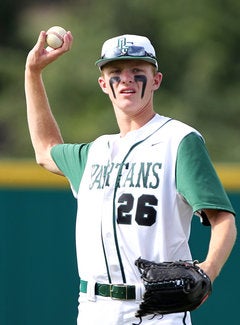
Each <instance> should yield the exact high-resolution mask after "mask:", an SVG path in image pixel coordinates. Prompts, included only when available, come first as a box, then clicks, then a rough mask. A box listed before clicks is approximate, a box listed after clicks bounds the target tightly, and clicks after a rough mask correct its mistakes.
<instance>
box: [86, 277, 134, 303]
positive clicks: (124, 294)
mask: <svg viewBox="0 0 240 325" xmlns="http://www.w3.org/2000/svg"><path fill="white" fill-rule="evenodd" d="M87 284H88V283H87V281H84V280H81V282H80V292H82V293H87ZM95 294H96V295H97V296H102V297H111V298H112V299H120V300H132V299H135V297H136V295H135V286H134V285H126V284H102V283H96V284H95Z"/></svg>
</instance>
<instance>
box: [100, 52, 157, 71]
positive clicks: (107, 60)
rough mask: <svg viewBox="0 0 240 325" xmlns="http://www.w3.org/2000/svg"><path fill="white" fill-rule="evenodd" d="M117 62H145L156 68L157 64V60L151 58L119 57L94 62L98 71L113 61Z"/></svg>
mask: <svg viewBox="0 0 240 325" xmlns="http://www.w3.org/2000/svg"><path fill="white" fill-rule="evenodd" d="M119 60H142V61H146V62H149V63H152V64H153V65H154V66H155V67H158V63H157V60H156V59H155V58H151V57H145V56H144V57H141V56H125V55H124V56H119V57H116V58H111V59H107V58H106V59H99V60H97V61H96V62H95V65H96V66H98V67H99V69H101V68H102V67H103V66H104V65H105V64H107V63H110V62H113V61H119Z"/></svg>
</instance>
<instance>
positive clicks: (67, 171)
mask: <svg viewBox="0 0 240 325" xmlns="http://www.w3.org/2000/svg"><path fill="white" fill-rule="evenodd" d="M90 146H91V143H87V144H86V143H83V144H58V145H56V146H54V147H53V148H52V149H51V156H52V159H53V160H54V162H55V164H56V165H57V166H58V168H59V169H60V170H61V171H62V172H63V174H64V175H65V176H66V177H67V178H68V180H69V181H70V183H71V186H72V189H73V191H74V192H75V194H76V193H78V189H79V185H80V182H81V179H82V175H83V173H84V169H85V166H86V163H87V157H88V151H89V148H90Z"/></svg>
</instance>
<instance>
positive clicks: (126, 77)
mask: <svg viewBox="0 0 240 325" xmlns="http://www.w3.org/2000/svg"><path fill="white" fill-rule="evenodd" d="M133 81H134V75H133V74H132V73H131V72H130V71H129V70H123V71H122V73H121V82H123V83H132V82H133Z"/></svg>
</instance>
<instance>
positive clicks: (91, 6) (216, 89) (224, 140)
mask: <svg viewBox="0 0 240 325" xmlns="http://www.w3.org/2000/svg"><path fill="white" fill-rule="evenodd" d="M0 6H1V7H0V8H1V10H0V33H1V44H0V207H1V208H0V324H1V325H76V319H77V305H78V303H77V299H78V288H79V278H78V272H77V264H76V251H75V221H76V200H75V199H74V198H73V196H72V193H71V190H70V187H69V185H68V183H67V180H66V179H65V178H63V177H59V176H56V175H53V174H51V173H49V172H47V171H45V170H43V169H42V168H41V167H39V166H37V165H36V163H35V161H34V153H33V149H32V146H31V142H30V137H29V133H28V128H27V120H26V104H25V96H24V67H25V61H26V57H27V54H28V52H29V51H30V50H31V48H32V47H33V46H34V44H35V43H36V40H37V38H38V35H39V32H40V31H41V30H47V29H48V28H49V27H51V26H54V25H60V26H62V27H64V28H65V29H67V30H71V31H72V34H73V36H74V44H73V47H72V50H71V51H70V52H68V53H67V54H65V55H64V56H62V57H61V58H60V59H59V60H58V61H57V62H55V63H54V64H52V65H50V66H48V67H47V69H46V70H45V71H44V73H43V78H44V81H45V85H46V88H47V92H48V97H49V101H50V104H51V107H52V110H53V112H54V115H55V117H56V119H57V121H58V123H59V126H60V128H61V130H62V135H63V137H64V139H65V142H85V141H92V140H93V139H94V138H96V137H97V136H99V135H101V134H103V133H116V132H118V127H117V124H116V122H115V117H114V113H113V110H112V107H111V104H110V101H109V100H108V98H107V96H106V95H105V94H103V93H102V91H101V90H100V88H99V86H98V84H97V78H98V76H99V71H98V69H97V68H96V66H95V65H94V63H95V61H96V59H97V58H98V57H99V56H100V51H101V46H102V43H103V42H104V41H105V40H106V39H108V38H111V37H114V36H116V35H121V34H125V33H132V34H140V35H141V34H142V35H145V36H147V37H149V38H150V39H151V41H152V43H153V45H154V47H155V49H156V52H157V56H158V61H159V70H160V71H161V72H162V73H163V76H164V78H163V83H162V85H161V88H160V89H159V90H158V91H157V92H156V93H155V110H156V111H157V112H158V113H160V114H162V115H165V116H170V117H173V118H176V119H179V120H181V121H183V122H186V123H188V124H190V125H191V126H193V127H195V128H196V129H198V130H199V131H200V132H201V133H202V134H203V135H204V137H205V140H206V144H207V148H208V150H209V153H210V156H211V158H212V160H213V162H214V164H215V166H216V169H217V172H218V174H219V176H220V178H221V180H222V182H223V185H224V187H225V188H226V190H227V193H228V195H229V198H230V200H231V202H232V204H233V206H234V208H235V210H236V213H237V215H239V214H240V164H239V162H240V141H239V139H240V122H239V114H240V78H239V75H240V56H239V52H240V28H239V21H240V1H239V0H201V1H193V0H170V1H166V0H130V1H129V0H68V1H67V0H41V1H37V0H22V1H17V0H8V1H7V0H1V5H0ZM236 221H237V224H239V218H236ZM209 236H210V229H209V228H208V227H203V226H202V225H201V224H200V223H199V220H198V218H196V217H195V218H193V223H192V232H191V237H190V246H191V249H192V253H193V259H199V260H200V261H201V260H202V259H204V258H205V256H206V253H207V249H208V240H209ZM238 269H239V239H238V240H237V243H236V245H235V247H234V249H233V252H232V254H231V256H230V258H229V260H228V262H227V263H226V266H224V269H223V271H222V273H221V276H220V277H219V278H218V279H217V280H216V281H215V283H214V290H213V293H212V295H211V297H210V298H209V299H208V301H207V302H206V303H205V304H204V305H203V306H201V308H199V309H198V310H196V311H194V312H193V313H192V318H193V324H194V325H200V324H205V325H215V324H218V325H225V324H235V323H236V319H238V309H239V297H238V292H239V291H240V283H238V282H237V281H236V279H237V278H238V273H237V272H238ZM233 288H234V289H235V290H233ZM233 291H235V293H233ZM100 323H101V318H100ZM83 325H85V324H83Z"/></svg>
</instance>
